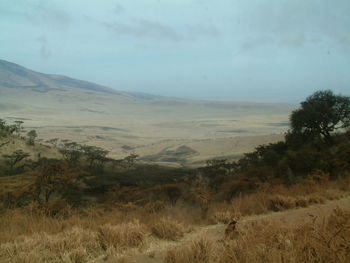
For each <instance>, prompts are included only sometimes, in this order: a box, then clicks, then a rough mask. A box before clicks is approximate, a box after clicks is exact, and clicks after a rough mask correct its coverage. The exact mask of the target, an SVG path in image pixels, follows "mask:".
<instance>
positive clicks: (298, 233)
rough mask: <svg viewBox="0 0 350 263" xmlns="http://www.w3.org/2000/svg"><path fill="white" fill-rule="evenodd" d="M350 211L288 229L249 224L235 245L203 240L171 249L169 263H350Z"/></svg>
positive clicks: (261, 223) (338, 212)
mask: <svg viewBox="0 0 350 263" xmlns="http://www.w3.org/2000/svg"><path fill="white" fill-rule="evenodd" d="M349 247H350V211H344V210H341V209H335V210H334V211H333V213H332V214H331V215H330V216H329V217H328V218H327V219H323V220H318V221H317V220H316V219H311V220H310V221H309V222H307V223H303V224H301V225H291V226H286V225H285V224H283V223H282V222H279V223H278V222H275V221H267V222H260V223H251V224H246V225H245V226H244V228H242V229H241V231H240V233H239V235H238V237H237V238H236V239H234V240H231V241H213V240H209V239H208V238H205V237H201V238H200V239H198V240H195V241H193V242H192V244H191V245H190V246H188V245H186V246H184V247H178V248H175V249H171V250H169V251H168V253H167V257H166V262H167V263H189V262H194V263H195V262H198V263H199V262H211V263H226V262H232V263H235V262H239V263H241V262H243V263H244V262H272V263H273V262H337V263H343V262H344V263H345V262H350V252H349Z"/></svg>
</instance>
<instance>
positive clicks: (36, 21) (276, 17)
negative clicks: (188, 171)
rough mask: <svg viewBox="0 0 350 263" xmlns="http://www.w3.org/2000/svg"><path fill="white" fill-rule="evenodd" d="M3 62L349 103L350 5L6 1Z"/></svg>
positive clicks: (150, 83)
mask: <svg viewBox="0 0 350 263" xmlns="http://www.w3.org/2000/svg"><path fill="white" fill-rule="evenodd" d="M0 32H1V33H0V59H5V60H8V61H11V62H14V63H18V64H20V65H23V66H25V67H28V68H30V69H33V70H36V71H39V72H44V73H55V74H63V75H67V76H71V77H74V78H79V79H83V80H89V81H93V82H96V83H99V84H103V85H106V86H108V87H111V88H114V89H118V90H126V91H139V92H146V93H152V94H157V95H163V96H172V97H185V98H196V99H219V100H241V101H242V100H243V101H265V102H292V103H294V102H299V101H300V100H303V99H304V98H305V97H306V96H307V95H310V94H311V93H312V92H313V91H315V90H319V89H332V90H333V91H335V92H336V93H342V94H344V95H350V0H333V1H330V0H217V1H213V0H119V1H112V0H94V1H93V0H90V1H89V0H46V1H44V0H42V1H35V0H27V1H25V0H0Z"/></svg>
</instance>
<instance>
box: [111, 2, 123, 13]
mask: <svg viewBox="0 0 350 263" xmlns="http://www.w3.org/2000/svg"><path fill="white" fill-rule="evenodd" d="M113 11H114V13H116V14H118V15H119V14H121V13H123V12H124V11H125V9H124V7H123V6H122V5H121V4H118V3H116V4H115V5H114V9H113Z"/></svg>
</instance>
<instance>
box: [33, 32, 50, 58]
mask: <svg viewBox="0 0 350 263" xmlns="http://www.w3.org/2000/svg"><path fill="white" fill-rule="evenodd" d="M36 40H37V41H38V42H39V43H40V55H41V57H43V58H48V57H50V56H51V51H50V49H49V45H48V41H47V38H46V36H45V35H41V36H39V37H37V38H36Z"/></svg>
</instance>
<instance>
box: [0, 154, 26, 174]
mask: <svg viewBox="0 0 350 263" xmlns="http://www.w3.org/2000/svg"><path fill="white" fill-rule="evenodd" d="M3 157H4V158H5V159H6V163H7V164H8V165H9V166H10V169H11V170H13V168H14V167H15V165H16V164H18V163H19V162H20V161H22V160H23V159H25V158H27V157H29V154H28V153H26V152H23V151H22V150H17V151H14V152H13V153H12V154H4V155H3Z"/></svg>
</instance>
